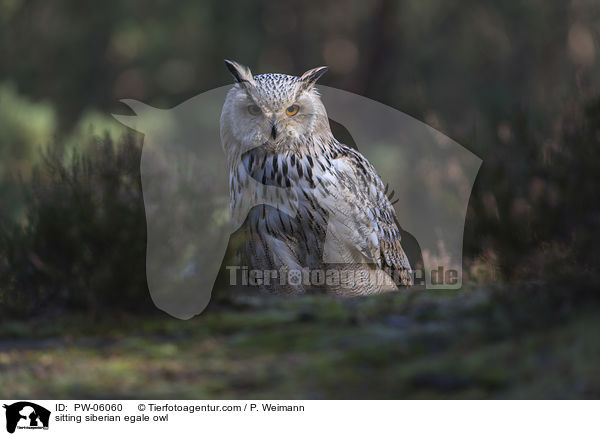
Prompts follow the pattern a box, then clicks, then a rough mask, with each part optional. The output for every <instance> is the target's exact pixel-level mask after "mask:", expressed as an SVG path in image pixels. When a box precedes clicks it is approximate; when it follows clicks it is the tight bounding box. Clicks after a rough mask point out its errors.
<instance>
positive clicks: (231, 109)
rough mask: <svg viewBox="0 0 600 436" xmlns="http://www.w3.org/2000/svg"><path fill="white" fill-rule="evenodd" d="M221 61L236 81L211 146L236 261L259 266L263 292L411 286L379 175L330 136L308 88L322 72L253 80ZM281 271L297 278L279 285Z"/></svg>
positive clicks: (357, 292)
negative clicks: (226, 191)
mask: <svg viewBox="0 0 600 436" xmlns="http://www.w3.org/2000/svg"><path fill="white" fill-rule="evenodd" d="M226 63H227V66H228V68H229V69H230V71H231V72H232V74H233V75H234V78H235V79H236V81H237V84H236V85H235V86H234V87H233V89H232V90H231V91H230V92H229V94H228V96H227V99H226V101H225V105H224V107H223V113H222V115H221V140H222V143H223V148H224V150H225V153H226V155H227V161H228V166H229V172H230V179H229V182H230V186H229V188H230V211H231V215H232V218H233V219H234V221H236V222H238V223H239V224H241V228H240V231H239V232H238V233H241V234H242V235H243V242H242V246H241V249H240V260H241V264H242V265H243V266H247V267H248V269H249V270H260V271H261V276H262V277H263V280H262V281H263V285H262V288H263V290H265V291H268V292H275V293H303V292H309V291H326V292H332V293H336V294H343V295H364V294H371V293H377V292H383V291H388V290H395V289H397V285H398V284H401V285H409V284H411V277H410V265H409V262H408V259H407V257H406V255H405V253H404V250H403V249H402V246H401V244H400V231H399V229H398V226H397V224H396V217H395V212H394V209H393V207H392V204H391V203H390V200H389V199H388V197H387V196H386V192H385V187H384V185H383V183H382V181H381V179H380V178H379V176H378V175H377V173H376V172H375V169H374V168H373V166H372V165H371V164H370V163H369V162H368V161H367V160H366V159H365V158H364V157H363V156H362V155H361V154H360V153H358V152H357V151H355V150H353V149H352V148H350V147H347V146H346V145H343V144H341V143H339V142H338V141H337V140H336V139H335V138H334V137H333V135H332V133H331V130H330V127H329V121H328V117H327V113H326V111H325V108H324V106H323V104H322V103H321V101H320V98H319V96H318V93H317V92H316V90H315V89H314V83H315V82H316V80H317V79H318V78H319V77H320V76H321V75H322V74H323V73H324V72H325V71H326V69H325V68H317V69H314V70H310V71H308V72H307V73H305V74H304V75H303V76H302V77H295V76H286V75H282V74H264V75H259V76H254V77H253V76H252V75H251V73H250V70H249V69H247V68H245V67H242V66H240V65H239V64H236V63H234V62H229V61H227V62H226ZM270 271H273V272H276V274H277V275H276V276H275V275H273V279H272V280H268V279H266V275H267V274H269V272H270ZM289 271H303V275H302V279H300V280H298V279H296V278H294V280H292V278H291V277H286V279H285V280H283V279H282V277H283V276H284V274H285V272H289ZM390 273H391V274H392V276H393V277H394V280H393V279H392V278H391V277H390ZM275 277H277V278H276V279H275Z"/></svg>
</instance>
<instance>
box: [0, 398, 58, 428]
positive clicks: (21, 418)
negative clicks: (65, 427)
mask: <svg viewBox="0 0 600 436" xmlns="http://www.w3.org/2000/svg"><path fill="white" fill-rule="evenodd" d="M3 407H4V408H5V409H6V431H7V432H9V433H14V432H15V430H16V429H19V430H22V429H26V430H40V429H44V430H47V429H48V423H49V421H50V411H49V410H48V409H46V408H44V407H42V406H38V405H37V404H35V403H31V402H29V401H19V402H17V403H13V404H11V405H6V404H5V405H4V406H3Z"/></svg>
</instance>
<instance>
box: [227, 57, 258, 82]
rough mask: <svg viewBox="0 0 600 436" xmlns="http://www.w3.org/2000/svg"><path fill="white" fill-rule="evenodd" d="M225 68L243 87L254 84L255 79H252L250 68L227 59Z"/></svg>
mask: <svg viewBox="0 0 600 436" xmlns="http://www.w3.org/2000/svg"><path fill="white" fill-rule="evenodd" d="M225 66H226V67H227V69H228V70H229V72H230V73H231V75H232V76H233V78H234V79H235V81H236V82H237V83H240V84H242V85H245V84H247V83H254V78H253V77H252V71H250V68H248V67H246V66H244V65H241V64H238V63H237V62H235V61H230V60H227V59H225Z"/></svg>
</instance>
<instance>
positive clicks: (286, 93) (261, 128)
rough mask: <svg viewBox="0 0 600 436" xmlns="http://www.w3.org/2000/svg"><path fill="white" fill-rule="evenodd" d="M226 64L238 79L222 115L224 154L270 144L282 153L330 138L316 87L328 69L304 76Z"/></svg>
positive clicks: (307, 73) (229, 94)
mask: <svg viewBox="0 0 600 436" xmlns="http://www.w3.org/2000/svg"><path fill="white" fill-rule="evenodd" d="M225 65H226V66H227V68H228V69H229V71H230V72H231V74H232V75H233V78H234V79H235V85H234V87H233V88H232V89H231V91H229V93H228V94H227V98H226V99H225V104H224V105H223V112H222V113H221V140H222V142H223V146H224V147H225V149H226V150H225V151H226V152H227V151H230V150H227V148H228V147H234V146H235V147H236V148H239V149H238V150H236V151H238V152H239V153H243V152H244V151H246V150H249V149H251V148H254V147H259V146H265V147H268V148H272V149H277V150H282V149H285V148H286V147H295V146H297V144H299V143H304V139H305V138H307V137H310V136H314V135H317V134H328V133H329V132H330V130H329V122H328V119H327V112H326V111H325V107H324V106H323V103H322V102H321V99H320V98H319V94H318V93H317V90H316V89H315V88H314V85H315V83H316V81H317V80H318V79H319V77H321V76H322V75H323V74H325V72H326V71H327V67H318V68H314V69H312V70H309V71H307V72H306V73H304V74H303V75H302V76H299V77H298V76H288V75H285V74H261V75H258V76H253V75H252V73H251V72H250V69H249V68H248V67H245V66H243V65H240V64H238V63H237V62H233V61H228V60H226V61H225Z"/></svg>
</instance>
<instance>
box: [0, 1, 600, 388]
mask: <svg viewBox="0 0 600 436" xmlns="http://www.w3.org/2000/svg"><path fill="white" fill-rule="evenodd" d="M0 54H1V56H0V386H1V387H0V397H27V396H35V397H37V398H41V397H59V396H62V397H69V396H78V397H102V396H104V397H114V396H119V397H134V396H139V397H144V396H146V397H147V396H154V397H182V396H185V397H192V398H201V397H202V398H204V397H227V398H236V397H243V396H249V397H268V396H280V397H281V396H284V397H299V398H307V397H310V398H340V397H361V398H362V397H366V398H369V397H378V398H394V397H396V398H398V397H441V398H446V397H475V398H487V397H526V398H527V397H536V398H538V397H540V398H547V397H595V398H598V397H599V396H600V375H599V374H598V373H597V371H595V370H594V368H596V369H597V367H598V364H600V347H599V346H598V344H597V343H596V341H594V339H595V338H594V335H593V332H594V331H597V329H598V328H599V327H600V319H599V317H598V305H599V303H600V299H599V298H598V295H597V290H596V289H597V288H598V284H600V280H599V279H598V265H599V264H600V232H598V231H597V229H598V227H599V226H600V205H599V203H598V201H597V199H598V192H600V177H598V169H597V166H598V162H599V158H600V3H599V2H598V1H596V0H571V1H565V2H547V1H543V0H532V1H528V2H518V1H507V2H493V1H491V0H484V1H474V0H463V1H459V2H434V1H429V0H425V1H423V0H403V1H391V0H377V1H373V2H360V1H349V2H345V1H326V2H303V3H298V2H292V1H288V0H284V1H280V2H268V1H266V0H261V1H256V2H242V1H239V0H232V1H229V2H222V1H214V0H210V1H204V2H196V1H181V2H177V3H176V4H174V3H173V2H167V1H161V0H155V1H151V2H141V1H116V0H107V1H104V2H91V1H67V0H65V1H54V2H48V1H42V0H31V1H25V0H0ZM223 58H229V59H235V60H238V61H239V62H241V63H244V64H246V65H249V66H251V67H252V69H253V71H255V72H284V73H289V74H300V73H302V72H304V71H305V70H307V69H308V68H311V67H314V66H318V65H328V66H329V73H328V74H327V75H325V76H324V77H323V78H322V79H321V81H320V83H322V84H324V85H328V86H332V87H336V88H341V89H344V90H347V91H349V92H353V93H356V94H360V95H363V96H366V97H369V98H371V99H374V100H377V101H380V102H382V103H384V104H386V105H388V106H391V107H394V108H396V109H398V110H401V111H403V112H405V113H408V114H410V115H412V116H413V117H415V118H417V119H419V120H422V121H424V122H426V123H427V124H429V125H431V126H433V127H435V128H436V129H438V130H439V131H441V132H442V133H444V134H445V135H447V136H449V137H451V138H453V139H454V140H456V141H457V142H458V143H460V144H462V145H463V146H465V147H467V148H468V149H469V150H471V151H473V152H474V153H475V154H477V155H478V156H479V157H481V158H482V159H483V165H482V168H481V170H480V172H479V175H478V178H477V180H476V183H475V186H474V188H473V194H472V198H471V201H470V205H469V209H468V215H467V220H466V224H465V240H464V254H465V259H464V271H465V280H464V282H465V287H464V289H463V290H462V291H457V292H448V293H437V294H435V293H427V292H425V293H423V292H421V293H419V292H413V291H407V292H402V293H398V294H397V295H394V296H385V297H370V298H364V299H354V300H334V299H330V298H328V297H327V298H325V297H314V296H313V297H305V298H298V299H291V300H288V299H286V300H281V301H280V300H277V299H275V300H262V299H260V298H259V299H258V300H252V301H248V302H246V303H244V304H241V303H239V302H238V303H235V304H234V303H231V302H227V301H225V300H223V301H216V302H215V304H214V307H213V308H212V309H209V312H208V313H206V314H204V315H202V316H200V317H198V318H197V319H194V320H191V321H187V322H181V321H176V320H172V319H169V318H168V317H167V316H166V315H164V314H162V313H160V312H159V311H158V310H157V309H156V308H155V307H154V305H153V304H152V302H151V300H150V297H149V293H148V289H147V285H146V274H145V249H146V241H145V235H146V228H145V215H144V208H143V201H142V193H141V186H140V174H139V159H140V154H141V142H142V138H141V136H140V135H138V134H136V133H134V132H132V131H128V130H127V129H125V128H124V127H123V126H122V125H120V124H119V123H117V122H116V121H115V120H114V119H112V117H111V116H110V114H111V113H122V114H129V113H130V112H128V109H127V108H126V107H125V106H124V105H122V104H121V103H119V99H122V98H134V99H138V100H142V101H144V102H146V103H148V104H150V105H153V106H157V107H161V108H169V107H172V106H174V105H177V104H179V103H181V102H182V101H184V100H186V99H188V98H190V97H193V96H195V95H197V94H198V93H201V92H203V91H207V90H210V89H213V88H215V87H218V86H222V85H226V84H229V83H230V82H231V78H230V76H229V74H228V73H227V71H226V70H225V68H224V66H223ZM217 300H218V299H217ZM515 362H518V363H517V364H515ZM90 370H92V371H95V372H96V373H97V374H98V376H97V377H95V378H94V379H93V380H90V379H89V371H90ZM34 380H44V383H43V384H39V383H35V382H33V381H34Z"/></svg>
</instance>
